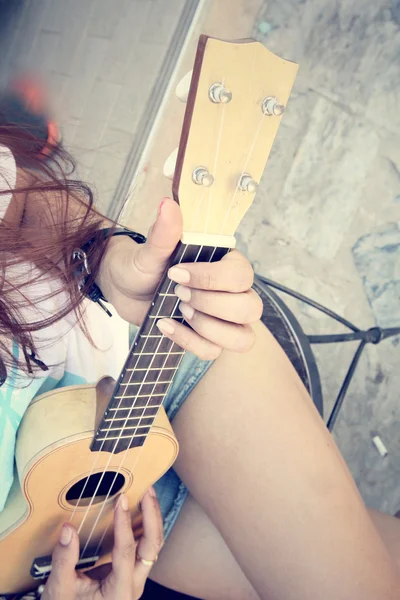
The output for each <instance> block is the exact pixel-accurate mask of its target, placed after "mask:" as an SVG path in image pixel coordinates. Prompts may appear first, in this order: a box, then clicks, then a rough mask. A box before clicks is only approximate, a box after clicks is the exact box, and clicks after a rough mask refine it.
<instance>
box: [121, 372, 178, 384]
mask: <svg viewBox="0 0 400 600" xmlns="http://www.w3.org/2000/svg"><path fill="white" fill-rule="evenodd" d="M130 370H131V371H134V370H133V369H130ZM157 371H158V369H157ZM147 383H152V382H151V381H147V380H146V384H147ZM153 383H157V385H158V384H159V383H171V381H160V380H159V379H158V380H157V381H154V382H153ZM119 385H142V382H141V381H127V382H124V381H121V383H120V384H119Z"/></svg>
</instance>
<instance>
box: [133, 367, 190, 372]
mask: <svg viewBox="0 0 400 600" xmlns="http://www.w3.org/2000/svg"><path fill="white" fill-rule="evenodd" d="M177 369H179V367H160V368H159V369H157V368H156V367H149V368H148V369H125V371H127V372H132V371H134V372H135V373H136V372H137V371H146V372H148V371H157V372H158V371H176V370H177Z"/></svg>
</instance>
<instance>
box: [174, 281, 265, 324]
mask: <svg viewBox="0 0 400 600" xmlns="http://www.w3.org/2000/svg"><path fill="white" fill-rule="evenodd" d="M174 292H175V294H176V295H177V296H178V298H180V300H182V301H183V302H184V303H185V304H189V305H190V306H191V307H192V308H194V309H196V310H199V311H200V312H202V313H205V314H207V315H211V316H212V317H217V318H219V319H224V320H225V321H230V322H232V323H239V324H241V325H244V324H250V323H255V322H256V321H258V320H259V319H260V317H261V315H262V310H263V304H262V301H261V298H260V296H259V295H258V294H257V293H256V292H255V291H254V290H252V289H250V290H247V292H243V293H241V294H232V293H231V292H206V291H204V290H197V289H190V288H189V287H186V286H184V285H177V286H175V289H174Z"/></svg>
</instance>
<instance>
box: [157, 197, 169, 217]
mask: <svg viewBox="0 0 400 600" xmlns="http://www.w3.org/2000/svg"><path fill="white" fill-rule="evenodd" d="M166 200H168V198H163V199H162V200H161V202H160V204H159V205H158V211H157V217H159V216H160V215H161V210H162V207H163V204H164V203H165V201H166Z"/></svg>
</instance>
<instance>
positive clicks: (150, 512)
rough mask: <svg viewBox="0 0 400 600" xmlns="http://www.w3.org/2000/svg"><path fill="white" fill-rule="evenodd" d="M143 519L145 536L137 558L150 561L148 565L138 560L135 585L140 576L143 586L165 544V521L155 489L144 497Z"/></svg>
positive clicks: (142, 505) (142, 504)
mask: <svg viewBox="0 0 400 600" xmlns="http://www.w3.org/2000/svg"><path fill="white" fill-rule="evenodd" d="M141 507H142V518H143V536H142V537H141V538H140V541H139V544H138V547H137V556H138V557H140V558H142V559H143V560H144V561H146V562H147V561H149V563H150V564H146V562H143V561H142V560H140V558H137V560H136V565H135V584H136V577H138V576H140V578H141V579H143V585H144V583H145V580H146V578H147V577H148V575H149V573H150V571H151V568H152V566H153V565H152V564H151V563H152V562H153V561H155V560H157V556H158V554H159V552H160V550H161V548H162V546H163V543H164V531H163V521H162V516H161V511H160V505H159V503H158V500H157V497H156V493H155V491H154V488H150V490H148V491H147V492H146V493H145V495H144V496H143V499H142V502H141Z"/></svg>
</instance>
